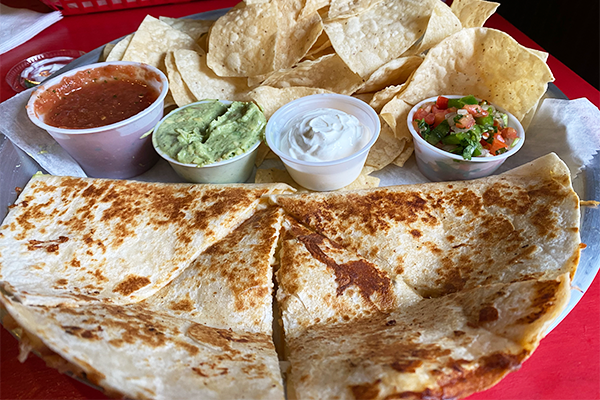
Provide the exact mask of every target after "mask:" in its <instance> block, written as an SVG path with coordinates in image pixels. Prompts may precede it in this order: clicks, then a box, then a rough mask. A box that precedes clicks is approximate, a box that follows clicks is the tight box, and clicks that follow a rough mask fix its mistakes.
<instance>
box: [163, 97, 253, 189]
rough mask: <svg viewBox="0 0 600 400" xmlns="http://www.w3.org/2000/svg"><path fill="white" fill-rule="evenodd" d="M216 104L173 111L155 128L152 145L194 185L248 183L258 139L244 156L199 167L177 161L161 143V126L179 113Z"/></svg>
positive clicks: (190, 105) (179, 173) (226, 102)
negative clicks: (158, 133)
mask: <svg viewBox="0 0 600 400" xmlns="http://www.w3.org/2000/svg"><path fill="white" fill-rule="evenodd" d="M209 102H215V100H203V101H199V102H195V103H191V104H188V105H185V106H183V107H181V108H178V109H175V110H173V111H171V112H170V113H169V114H168V115H166V116H165V117H164V118H163V119H162V120H161V121H160V122H159V123H158V124H157V125H156V127H155V128H154V132H153V134H152V145H153V146H154V149H155V150H156V152H157V153H158V154H159V155H160V156H161V157H162V158H164V159H165V160H166V161H168V162H169V164H170V165H171V167H172V168H173V170H174V171H175V172H176V173H177V175H179V176H180V177H181V178H183V179H185V180H186V181H188V182H194V183H239V182H246V181H247V180H248V178H249V177H250V175H251V174H252V170H253V169H254V162H255V160H256V154H257V152H258V146H259V145H260V143H261V140H260V139H258V140H257V141H256V142H255V143H253V144H251V145H250V146H249V148H248V149H247V150H246V151H245V152H243V153H242V154H239V155H236V156H235V157H232V158H228V159H225V160H222V161H217V162H212V163H207V164H204V165H198V164H195V163H185V162H181V161H180V160H177V159H175V157H174V156H173V155H171V154H169V153H168V152H167V151H165V150H164V149H163V148H162V147H161V145H160V143H159V139H158V136H157V132H160V131H161V126H163V125H164V124H165V121H168V120H169V119H171V120H172V119H173V118H174V117H176V116H177V114H178V113H181V112H182V111H183V110H185V109H187V108H189V107H194V106H197V105H199V104H204V103H209ZM218 102H219V103H221V104H223V105H226V106H229V105H231V104H232V103H233V102H231V101H227V100H219V101H218Z"/></svg>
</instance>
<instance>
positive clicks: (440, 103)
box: [435, 96, 448, 109]
mask: <svg viewBox="0 0 600 400" xmlns="http://www.w3.org/2000/svg"><path fill="white" fill-rule="evenodd" d="M435 105H436V106H437V108H440V109H446V108H448V98H446V97H444V96H438V98H437V100H436V101H435Z"/></svg>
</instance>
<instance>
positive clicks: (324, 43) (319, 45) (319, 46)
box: [304, 31, 331, 58]
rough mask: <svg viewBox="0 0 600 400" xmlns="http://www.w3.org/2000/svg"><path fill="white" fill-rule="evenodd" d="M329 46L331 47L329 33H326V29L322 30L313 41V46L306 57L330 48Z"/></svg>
mask: <svg viewBox="0 0 600 400" xmlns="http://www.w3.org/2000/svg"><path fill="white" fill-rule="evenodd" d="M329 48H331V40H329V36H327V33H325V31H321V34H320V35H319V37H318V38H317V40H316V41H315V42H314V43H313V45H312V47H311V48H310V49H309V50H308V52H307V53H306V55H305V56H304V57H305V58H307V57H311V56H313V55H314V54H317V53H320V52H322V51H323V50H325V49H329Z"/></svg>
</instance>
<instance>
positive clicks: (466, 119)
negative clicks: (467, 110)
mask: <svg viewBox="0 0 600 400" xmlns="http://www.w3.org/2000/svg"><path fill="white" fill-rule="evenodd" d="M473 125H475V118H473V116H472V115H471V114H467V115H463V116H462V118H461V119H459V120H458V122H457V123H456V127H457V128H460V129H471V128H472V127H473Z"/></svg>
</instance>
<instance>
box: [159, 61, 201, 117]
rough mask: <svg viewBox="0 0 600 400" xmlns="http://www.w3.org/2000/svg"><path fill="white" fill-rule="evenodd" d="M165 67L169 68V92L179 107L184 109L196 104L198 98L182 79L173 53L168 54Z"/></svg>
mask: <svg viewBox="0 0 600 400" xmlns="http://www.w3.org/2000/svg"><path fill="white" fill-rule="evenodd" d="M165 66H166V67H167V76H168V78H169V91H170V93H171V96H173V101H175V103H176V104H177V106H178V107H183V106H185V105H186V104H190V103H193V102H195V101H196V100H197V98H196V97H194V94H193V93H192V92H191V91H190V89H189V88H188V87H187V85H186V84H185V82H184V81H183V79H182V78H181V74H180V73H179V70H178V69H177V65H176V64H175V56H174V55H173V52H172V51H170V52H168V53H167V55H166V57H165Z"/></svg>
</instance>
